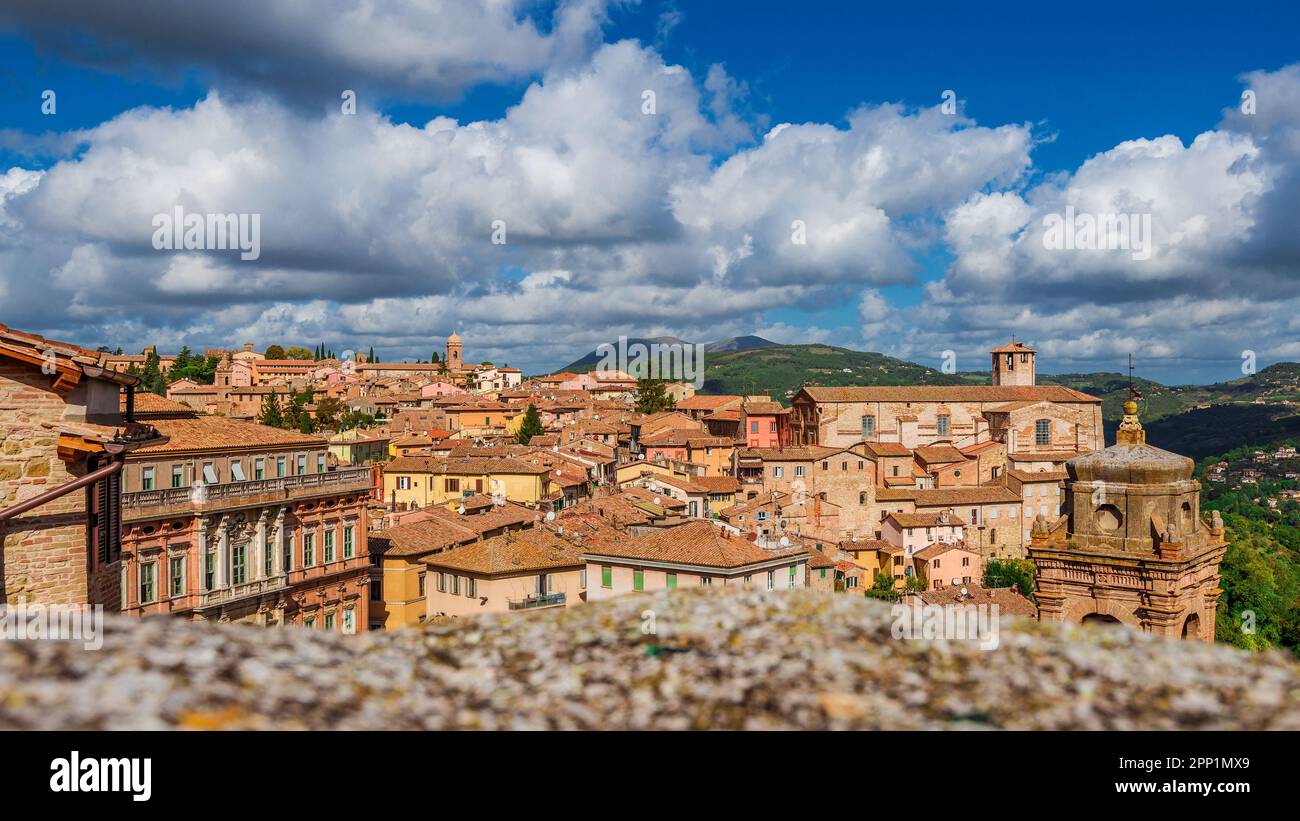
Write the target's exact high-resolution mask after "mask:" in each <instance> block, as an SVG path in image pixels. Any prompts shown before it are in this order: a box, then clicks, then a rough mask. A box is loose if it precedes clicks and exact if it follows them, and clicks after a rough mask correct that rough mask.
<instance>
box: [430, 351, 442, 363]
mask: <svg viewBox="0 0 1300 821" xmlns="http://www.w3.org/2000/svg"><path fill="white" fill-rule="evenodd" d="M429 361H430V362H431V363H433V364H434V365H437V364H438V363H439V362H441V361H442V360H440V359H439V358H438V352H437V351H434V352H433V357H432V358H430V359H429Z"/></svg>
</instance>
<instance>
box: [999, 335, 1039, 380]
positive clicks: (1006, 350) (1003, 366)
mask: <svg viewBox="0 0 1300 821" xmlns="http://www.w3.org/2000/svg"><path fill="white" fill-rule="evenodd" d="M990 353H991V354H992V355H993V384H994V385H1007V386H1013V387H1032V386H1033V384H1034V354H1036V353H1037V351H1035V350H1034V349H1033V348H1030V347H1029V346H1027V345H1024V344H1023V343H1020V342H1016V341H1014V340H1013V341H1011V342H1009V343H1007V344H1006V345H1003V346H1002V347H1000V348H994V349H993V350H992V351H990Z"/></svg>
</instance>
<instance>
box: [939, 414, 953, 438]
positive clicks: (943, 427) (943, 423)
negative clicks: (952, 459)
mask: <svg viewBox="0 0 1300 821" xmlns="http://www.w3.org/2000/svg"><path fill="white" fill-rule="evenodd" d="M950 421H951V417H949V416H940V417H939V435H940V436H947V435H948V424H949V422H950Z"/></svg>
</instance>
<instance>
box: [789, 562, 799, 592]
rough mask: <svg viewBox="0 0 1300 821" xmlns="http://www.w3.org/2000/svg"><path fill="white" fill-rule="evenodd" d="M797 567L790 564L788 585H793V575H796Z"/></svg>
mask: <svg viewBox="0 0 1300 821" xmlns="http://www.w3.org/2000/svg"><path fill="white" fill-rule="evenodd" d="M798 572H799V569H798V567H796V566H795V565H791V566H790V586H791V587H794V580H795V576H796V575H798Z"/></svg>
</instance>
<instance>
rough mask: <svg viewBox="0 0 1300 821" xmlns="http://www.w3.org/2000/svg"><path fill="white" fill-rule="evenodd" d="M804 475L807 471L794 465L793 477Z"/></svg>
mask: <svg viewBox="0 0 1300 821" xmlns="http://www.w3.org/2000/svg"><path fill="white" fill-rule="evenodd" d="M805 473H807V470H806V469H805V468H804V466H803V465H795V466H794V475H795V476H803V475H804V474H805Z"/></svg>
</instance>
